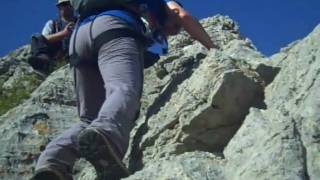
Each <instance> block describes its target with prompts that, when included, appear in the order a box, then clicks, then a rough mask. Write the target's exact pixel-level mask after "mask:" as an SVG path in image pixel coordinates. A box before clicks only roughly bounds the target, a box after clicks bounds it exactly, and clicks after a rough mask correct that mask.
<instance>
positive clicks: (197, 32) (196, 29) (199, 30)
mask: <svg viewBox="0 0 320 180" xmlns="http://www.w3.org/2000/svg"><path fill="white" fill-rule="evenodd" d="M167 5H168V7H169V10H170V11H171V13H175V14H176V15H177V16H178V17H177V21H178V22H179V24H180V25H181V26H182V28H184V30H185V31H187V33H188V34H190V36H191V37H192V38H194V39H195V40H197V41H199V42H200V43H201V44H202V45H204V46H205V47H206V48H207V49H211V48H218V47H217V46H216V45H215V44H214V43H213V41H212V40H211V38H210V36H209V35H208V33H207V32H206V31H205V30H204V28H203V27H202V25H201V24H200V23H199V21H198V20H197V19H195V18H194V17H193V16H192V15H191V14H190V13H188V12H187V11H186V10H185V9H184V8H183V7H181V6H180V5H179V4H178V3H176V2H174V1H169V2H167Z"/></svg>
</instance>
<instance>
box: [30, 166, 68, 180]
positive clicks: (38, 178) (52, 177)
mask: <svg viewBox="0 0 320 180" xmlns="http://www.w3.org/2000/svg"><path fill="white" fill-rule="evenodd" d="M31 180H72V178H71V179H70V178H69V179H67V178H65V176H63V175H62V173H60V172H59V171H57V170H55V169H53V168H42V169H40V170H37V171H36V173H35V175H34V176H33V177H32V178H31Z"/></svg>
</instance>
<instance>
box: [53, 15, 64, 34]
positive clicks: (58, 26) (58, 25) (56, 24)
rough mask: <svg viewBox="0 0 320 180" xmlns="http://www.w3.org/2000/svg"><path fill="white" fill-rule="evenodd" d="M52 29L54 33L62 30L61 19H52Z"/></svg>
mask: <svg viewBox="0 0 320 180" xmlns="http://www.w3.org/2000/svg"><path fill="white" fill-rule="evenodd" d="M53 28H54V29H53V31H54V33H57V32H59V31H61V30H62V21H61V18H58V19H54V20H53Z"/></svg>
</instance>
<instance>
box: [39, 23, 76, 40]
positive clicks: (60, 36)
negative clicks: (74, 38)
mask: <svg viewBox="0 0 320 180" xmlns="http://www.w3.org/2000/svg"><path fill="white" fill-rule="evenodd" d="M73 28H74V23H73V22H71V23H69V24H67V25H66V27H65V28H64V29H63V30H62V31H59V32H57V33H54V34H47V35H44V36H45V37H46V39H47V40H48V42H49V43H56V42H60V41H62V40H63V39H64V38H66V37H69V36H70V35H71V33H72V31H73Z"/></svg>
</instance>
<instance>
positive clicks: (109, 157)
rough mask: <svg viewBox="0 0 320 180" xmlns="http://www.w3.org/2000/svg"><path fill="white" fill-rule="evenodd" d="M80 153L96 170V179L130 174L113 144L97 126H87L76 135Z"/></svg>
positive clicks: (109, 178)
mask: <svg viewBox="0 0 320 180" xmlns="http://www.w3.org/2000/svg"><path fill="white" fill-rule="evenodd" d="M78 142H79V148H80V155H81V156H82V157H84V158H85V159H86V160H87V161H89V162H90V163H91V164H92V165H93V166H94V168H95V170H96V172H97V179H98V180H106V179H108V180H118V179H120V178H124V177H127V176H129V175H130V172H129V170H128V169H127V168H126V167H125V165H124V164H123V163H122V161H121V158H120V156H119V154H118V152H117V151H116V148H115V146H114V144H113V143H112V142H111V140H109V138H108V137H107V136H105V135H104V134H103V133H102V130H101V129H99V128H87V129H85V130H83V131H82V132H81V133H80V134H79V136H78Z"/></svg>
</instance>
